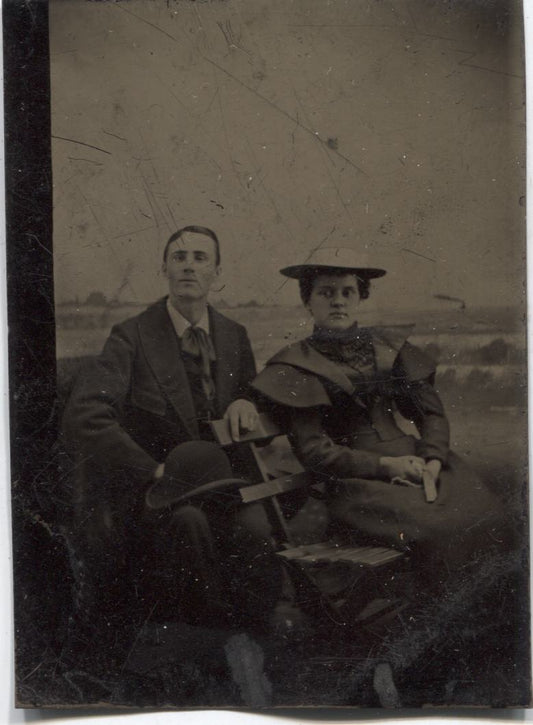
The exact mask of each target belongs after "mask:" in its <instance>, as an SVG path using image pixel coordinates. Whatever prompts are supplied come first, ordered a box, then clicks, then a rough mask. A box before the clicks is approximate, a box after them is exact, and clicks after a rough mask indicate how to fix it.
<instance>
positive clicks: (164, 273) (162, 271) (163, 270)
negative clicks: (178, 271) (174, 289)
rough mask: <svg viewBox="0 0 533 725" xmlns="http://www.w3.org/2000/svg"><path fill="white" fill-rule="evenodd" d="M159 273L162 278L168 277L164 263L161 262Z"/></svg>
mask: <svg viewBox="0 0 533 725" xmlns="http://www.w3.org/2000/svg"><path fill="white" fill-rule="evenodd" d="M161 273H162V274H163V277H168V272H167V263H166V262H163V264H162V265H161Z"/></svg>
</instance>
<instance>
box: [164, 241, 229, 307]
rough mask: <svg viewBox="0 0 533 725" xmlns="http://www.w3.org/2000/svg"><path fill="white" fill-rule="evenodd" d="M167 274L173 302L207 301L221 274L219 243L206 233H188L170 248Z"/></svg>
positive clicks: (165, 273) (165, 266)
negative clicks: (218, 259) (216, 246)
mask: <svg viewBox="0 0 533 725" xmlns="http://www.w3.org/2000/svg"><path fill="white" fill-rule="evenodd" d="M163 273H164V275H165V277H166V278H167V279H168V287H169V293H170V300H171V302H172V303H177V304H179V301H180V300H183V301H186V300H190V301H192V300H202V299H206V298H207V295H208V293H209V290H210V289H211V287H212V285H213V282H214V280H215V278H216V277H217V276H218V275H219V274H220V267H218V266H217V264H216V249H215V242H214V241H213V240H212V239H211V237H208V236H206V235H205V234H197V233H196V232H185V233H184V234H183V236H181V237H180V238H179V239H176V240H175V241H174V242H172V243H171V245H170V246H169V248H168V252H167V259H166V262H164V263H163Z"/></svg>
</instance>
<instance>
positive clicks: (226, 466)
mask: <svg viewBox="0 0 533 725" xmlns="http://www.w3.org/2000/svg"><path fill="white" fill-rule="evenodd" d="M246 484H247V482H246V481H244V480H242V479H240V478H235V477H234V476H233V473H232V470H231V466H230V463H229V460H228V458H227V456H226V454H225V453H224V451H222V450H221V449H220V448H219V447H218V446H217V445H216V443H212V442H211V441H186V442H185V443H181V444H180V445H178V446H176V447H175V448H173V449H172V450H171V451H170V453H169V454H168V456H167V459H166V461H165V472H164V474H163V476H162V477H161V478H159V479H157V480H156V481H154V483H152V484H151V485H150V487H149V488H148V490H147V491H146V493H145V503H146V506H147V507H148V508H149V509H162V508H167V507H169V506H173V505H175V504H183V503H186V502H187V501H189V500H190V499H197V498H199V497H204V498H205V497H206V496H207V497H208V498H213V496H219V497H220V496H222V497H223V498H226V499H227V498H228V496H230V497H232V496H233V495H234V493H235V492H236V491H237V490H238V489H239V488H242V487H243V486H246Z"/></svg>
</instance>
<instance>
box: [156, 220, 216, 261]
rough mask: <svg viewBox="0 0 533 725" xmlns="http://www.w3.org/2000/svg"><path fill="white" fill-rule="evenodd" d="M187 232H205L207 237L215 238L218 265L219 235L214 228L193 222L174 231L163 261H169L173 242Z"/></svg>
mask: <svg viewBox="0 0 533 725" xmlns="http://www.w3.org/2000/svg"><path fill="white" fill-rule="evenodd" d="M185 232H193V233H194V234H204V235H205V236H206V237H210V238H211V239H212V240H213V242H214V243H215V261H216V265H217V267H218V266H219V265H220V242H219V241H218V237H217V235H216V234H215V232H214V231H213V230H212V229H208V228H207V227H199V226H197V225H196V224H191V225H189V226H188V227H183V229H178V231H177V232H174V234H173V235H172V236H171V237H170V238H169V240H168V242H167V243H166V245H165V251H164V252H163V262H166V261H167V257H168V248H169V247H170V245H171V244H172V242H175V241H176V240H177V239H180V238H181V237H182V236H183V235H184V234H185Z"/></svg>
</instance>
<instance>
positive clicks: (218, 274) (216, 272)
mask: <svg viewBox="0 0 533 725" xmlns="http://www.w3.org/2000/svg"><path fill="white" fill-rule="evenodd" d="M215 274H216V276H217V277H220V275H221V274H222V267H221V266H220V264H219V265H218V267H217V268H216V269H215Z"/></svg>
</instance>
